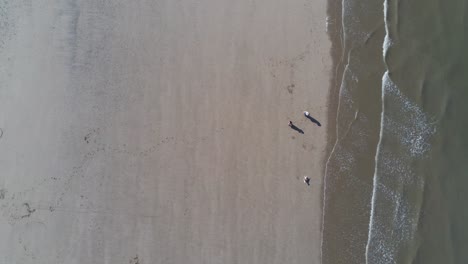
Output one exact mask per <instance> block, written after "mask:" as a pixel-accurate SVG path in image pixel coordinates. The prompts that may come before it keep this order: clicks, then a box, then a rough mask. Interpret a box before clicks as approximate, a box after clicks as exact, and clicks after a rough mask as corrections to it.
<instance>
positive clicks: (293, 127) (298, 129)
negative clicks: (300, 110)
mask: <svg viewBox="0 0 468 264" xmlns="http://www.w3.org/2000/svg"><path fill="white" fill-rule="evenodd" d="M290 127H291V128H292V129H294V130H296V131H297V132H299V133H301V134H304V130H302V129H300V128H298V127H297V126H296V125H291V126H290Z"/></svg>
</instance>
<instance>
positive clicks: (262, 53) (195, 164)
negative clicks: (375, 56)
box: [0, 0, 331, 264]
mask: <svg viewBox="0 0 468 264" xmlns="http://www.w3.org/2000/svg"><path fill="white" fill-rule="evenodd" d="M3 5H4V7H3V10H4V13H5V14H6V15H5V16H4V17H3V18H2V19H3V20H4V21H3V22H5V23H4V25H7V26H5V27H3V28H2V29H1V30H2V32H1V33H2V35H3V36H5V38H4V40H3V41H2V43H1V45H0V48H1V51H0V62H1V63H0V65H2V66H1V71H0V83H1V85H2V88H1V90H0V128H1V129H2V131H3V133H2V135H1V137H0V167H1V171H2V172H1V175H0V213H1V214H0V234H1V235H2V237H3V238H4V239H2V240H1V242H0V262H1V263H3V262H5V263H15V262H16V263H133V264H136V263H140V264H142V263H165V264H166V263H292V264H293V263H318V262H319V261H320V229H321V220H322V215H321V206H322V203H321V199H322V177H323V171H324V166H323V165H324V160H325V159H326V150H327V147H326V143H327V127H328V124H327V123H328V122H327V113H328V112H327V111H328V108H327V99H328V88H329V80H330V72H331V61H330V58H329V56H330V43H329V39H328V36H327V33H326V24H325V22H326V2H325V1H322V0H320V1H319V0H316V1H303V0H292V1H287V2H285V1H266V0H262V1H247V0H245V1H244V0H242V1H227V0H226V1H224V0H223V1H215V0H206V1H201V2H200V1H185V0H184V1H140V2H138V4H137V3H133V2H132V3H130V2H128V1H109V2H107V1H91V0H89V1H86V0H85V1H80V2H77V1H65V0H63V1H59V0H57V1H54V2H53V3H50V2H47V1H33V2H22V3H17V4H11V3H3ZM304 110H307V111H309V112H310V114H311V116H312V117H313V118H315V119H317V120H318V121H319V122H321V126H318V125H317V124H315V123H313V122H311V121H310V120H308V119H306V118H305V117H304V116H303V114H302V111H304ZM289 120H292V121H293V122H294V124H295V125H296V126H297V127H298V128H300V129H302V130H303V131H304V134H300V133H298V132H297V131H294V130H292V129H290V128H289V127H288V125H287V123H288V121H289ZM305 175H307V176H309V177H310V178H311V186H309V187H308V186H306V185H305V184H304V183H303V181H302V179H303V177H304V176H305Z"/></svg>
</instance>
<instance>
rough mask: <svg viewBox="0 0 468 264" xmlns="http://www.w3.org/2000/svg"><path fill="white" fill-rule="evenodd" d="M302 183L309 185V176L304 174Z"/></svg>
mask: <svg viewBox="0 0 468 264" xmlns="http://www.w3.org/2000/svg"><path fill="white" fill-rule="evenodd" d="M304 183H305V184H307V186H310V178H309V177H307V176H305V177H304Z"/></svg>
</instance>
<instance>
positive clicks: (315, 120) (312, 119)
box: [306, 115, 322, 126]
mask: <svg viewBox="0 0 468 264" xmlns="http://www.w3.org/2000/svg"><path fill="white" fill-rule="evenodd" d="M306 117H307V118H308V119H309V120H310V121H312V123H315V124H316V125H317V126H322V124H320V122H319V121H318V120H317V119H315V118H313V117H311V116H310V115H309V116H306Z"/></svg>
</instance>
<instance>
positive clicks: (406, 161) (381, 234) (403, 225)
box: [366, 72, 435, 264]
mask: <svg viewBox="0 0 468 264" xmlns="http://www.w3.org/2000/svg"><path fill="white" fill-rule="evenodd" d="M382 102H383V105H382V114H381V130H380V139H379V143H378V146H377V153H376V157H375V161H376V169H375V173H374V187H373V193H372V203H371V216H370V222H369V235H368V242H367V246H366V263H368V264H370V263H396V261H397V259H396V256H397V254H398V253H399V252H398V250H399V248H400V247H402V246H404V245H406V243H409V242H410V241H411V240H412V239H413V238H414V235H415V232H416V228H417V219H418V216H419V210H420V204H418V203H412V204H411V203H409V202H408V201H409V197H413V199H412V200H414V199H416V200H417V198H418V196H420V195H422V190H423V185H424V179H423V178H422V177H421V176H419V175H417V174H416V173H415V172H413V170H412V169H411V162H414V161H415V160H418V159H421V158H424V155H425V153H427V151H428V150H430V142H429V140H430V138H431V136H432V135H433V134H434V132H435V129H434V127H433V125H431V122H429V121H430V120H429V118H428V117H427V115H426V114H425V113H424V112H423V111H422V110H421V108H420V107H419V106H418V105H417V104H416V103H414V102H412V101H411V100H410V99H409V98H408V97H407V96H405V95H404V94H403V93H402V92H401V91H400V90H399V89H398V87H397V85H396V84H395V83H394V82H393V81H392V80H391V78H390V76H389V74H388V72H386V73H385V74H384V76H383V78H382ZM386 142H387V143H386ZM395 151H397V152H396V153H394V152H395Z"/></svg>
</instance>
